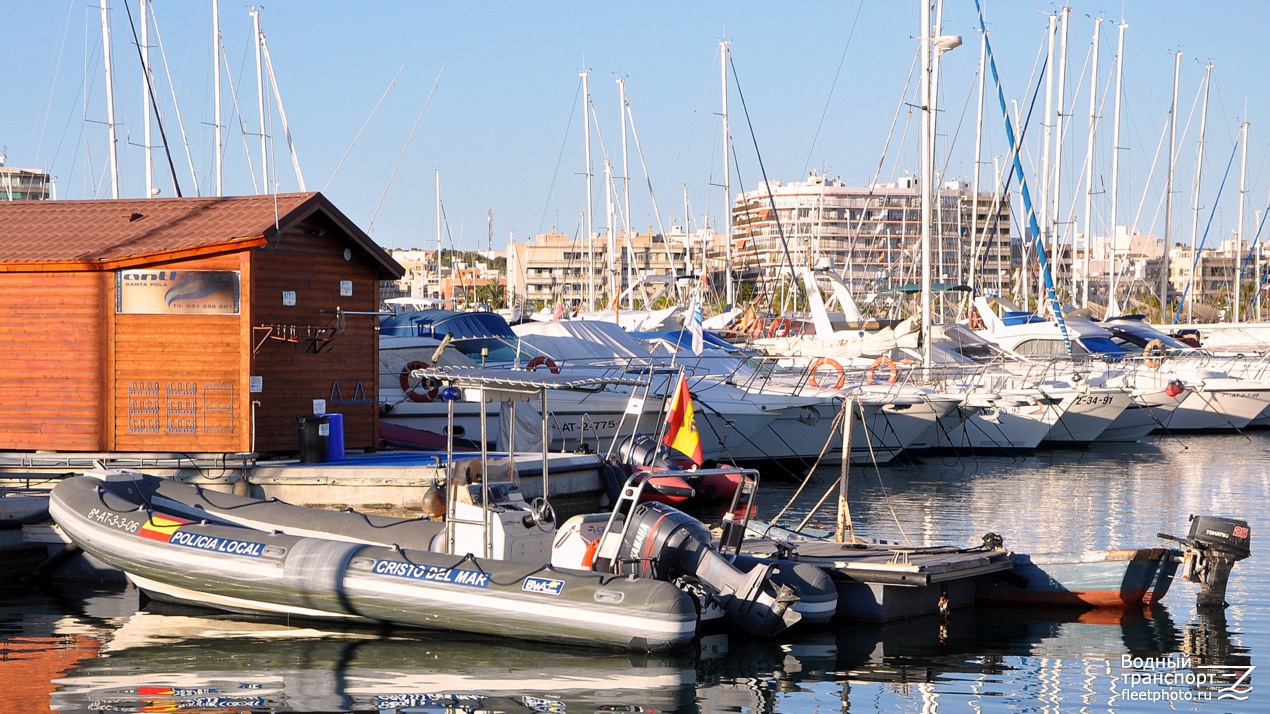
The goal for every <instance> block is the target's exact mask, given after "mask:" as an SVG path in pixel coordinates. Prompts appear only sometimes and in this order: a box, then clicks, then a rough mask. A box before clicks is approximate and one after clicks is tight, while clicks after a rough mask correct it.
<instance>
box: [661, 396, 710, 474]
mask: <svg viewBox="0 0 1270 714" xmlns="http://www.w3.org/2000/svg"><path fill="white" fill-rule="evenodd" d="M661 443H663V444H665V445H666V446H669V447H670V448H672V449H674V450H675V451H678V452H679V453H681V454H684V455H685V456H687V457H688V458H690V459H692V462H693V463H694V464H697V465H698V466H700V465H701V462H702V458H701V438H700V436H698V435H697V419H696V417H695V416H694V415H693V413H692V395H691V394H689V393H688V377H687V375H682V374H681V375H679V387H678V389H676V390H675V398H674V401H672V402H671V403H670V411H669V412H667V413H666V436H664V437H663V438H662V440H661Z"/></svg>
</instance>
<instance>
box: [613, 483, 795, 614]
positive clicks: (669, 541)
mask: <svg viewBox="0 0 1270 714" xmlns="http://www.w3.org/2000/svg"><path fill="white" fill-rule="evenodd" d="M624 532H625V537H624V538H623V539H622V543H621V546H620V548H619V550H618V553H617V556H616V557H615V558H614V559H613V562H614V563H615V564H616V565H617V570H618V572H621V573H625V574H628V575H640V576H643V577H652V578H657V579H658V580H672V581H673V580H674V579H676V578H678V577H680V576H681V575H690V576H692V577H694V578H696V579H697V580H700V581H701V582H702V583H704V584H705V585H707V586H709V587H710V588H712V589H714V590H715V591H716V592H717V593H718V595H719V598H720V600H721V602H722V603H723V608H724V611H725V612H726V613H727V614H728V618H729V620H730V621H731V622H732V623H734V624H736V625H737V626H738V627H740V628H741V629H743V630H745V631H746V632H748V633H750V634H751V635H755V636H757V637H771V636H773V635H776V634H779V633H780V632H782V631H784V630H785V629H786V628H788V627H790V626H792V625H793V624H794V623H796V622H798V620H799V619H800V618H801V616H800V615H799V614H798V613H797V612H795V610H794V609H793V607H792V606H793V605H794V604H796V603H797V602H798V593H797V592H796V591H795V590H794V589H793V588H791V587H789V586H788V585H776V584H775V583H773V582H772V581H771V575H772V568H773V566H772V565H771V564H760V565H757V566H755V567H754V568H753V569H752V570H750V572H748V573H743V572H741V571H740V570H738V569H737V568H736V567H735V566H733V565H732V563H730V562H728V560H727V558H725V557H724V556H723V554H721V553H720V552H719V551H717V550H715V549H714V548H712V547H711V546H710V531H709V530H708V529H707V528H706V527H705V525H703V524H702V523H701V522H700V521H698V520H697V519H695V518H693V517H692V516H689V515H687V514H686V513H683V512H681V511H677V510H675V509H674V508H671V507H670V506H667V505H664V504H661V503H641V504H639V505H637V506H636V507H635V508H634V510H633V511H632V512H631V517H630V522H629V523H627V524H626V525H625V528H624Z"/></svg>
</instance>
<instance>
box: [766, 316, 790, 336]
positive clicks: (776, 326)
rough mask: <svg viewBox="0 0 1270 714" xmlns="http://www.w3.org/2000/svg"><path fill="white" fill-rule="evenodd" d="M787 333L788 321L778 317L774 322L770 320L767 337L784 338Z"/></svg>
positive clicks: (788, 329)
mask: <svg viewBox="0 0 1270 714" xmlns="http://www.w3.org/2000/svg"><path fill="white" fill-rule="evenodd" d="M789 331H790V324H789V320H787V319H785V318H783V317H778V318H776V319H775V320H772V324H771V326H770V327H768V328H767V336H768V337H785V336H786V335H788V334H789Z"/></svg>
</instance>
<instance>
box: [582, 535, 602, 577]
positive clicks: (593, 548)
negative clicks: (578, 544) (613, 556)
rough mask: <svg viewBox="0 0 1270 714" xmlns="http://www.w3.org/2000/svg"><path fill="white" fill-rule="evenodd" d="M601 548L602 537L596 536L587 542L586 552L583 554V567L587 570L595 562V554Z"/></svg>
mask: <svg viewBox="0 0 1270 714" xmlns="http://www.w3.org/2000/svg"><path fill="white" fill-rule="evenodd" d="M599 550H600V539H599V538H596V539H595V540H593V541H591V542H590V543H588V544H587V547H586V552H585V553H583V554H582V567H583V568H586V569H587V570H590V569H591V566H592V565H593V564H594V563H595V554H596V553H597V552H599Z"/></svg>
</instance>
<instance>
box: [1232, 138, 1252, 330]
mask: <svg viewBox="0 0 1270 714" xmlns="http://www.w3.org/2000/svg"><path fill="white" fill-rule="evenodd" d="M1239 143H1240V144H1241V146H1240V147H1239V148H1240V151H1241V152H1243V156H1242V157H1241V158H1240V160H1239V219H1238V220H1237V221H1236V228H1235V299H1234V301H1233V302H1234V303H1235V314H1234V321H1235V323H1236V324H1238V323H1239V303H1241V302H1243V290H1242V288H1243V276H1244V274H1243V264H1244V194H1245V191H1244V188H1245V186H1246V181H1247V180H1248V122H1247V120H1245V121H1244V123H1243V125H1242V126H1240V127H1239Z"/></svg>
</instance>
